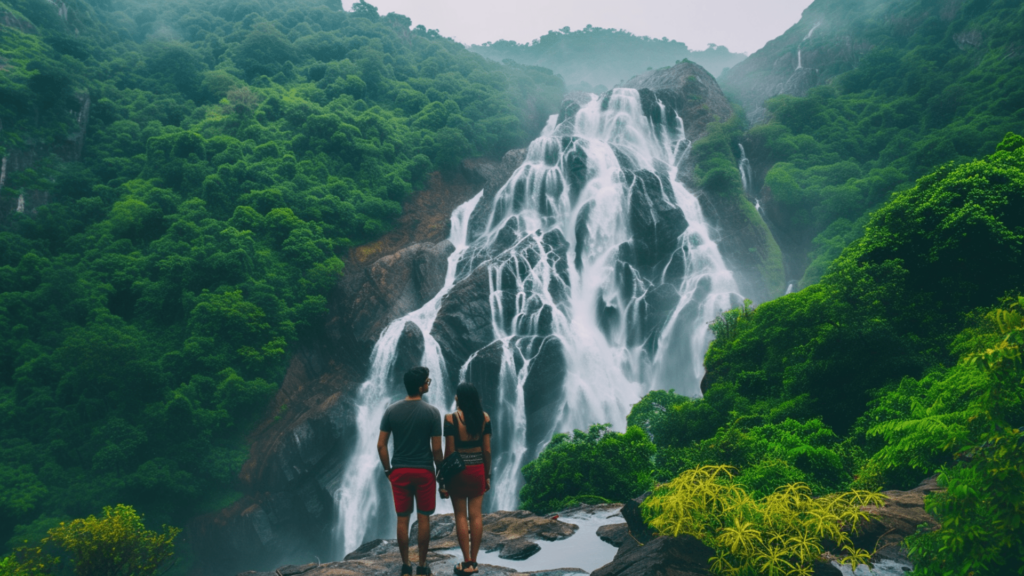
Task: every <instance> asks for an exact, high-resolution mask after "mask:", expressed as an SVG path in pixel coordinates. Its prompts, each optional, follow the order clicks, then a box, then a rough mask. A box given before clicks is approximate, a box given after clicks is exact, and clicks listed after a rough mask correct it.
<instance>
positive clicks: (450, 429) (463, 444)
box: [444, 412, 491, 450]
mask: <svg viewBox="0 0 1024 576" xmlns="http://www.w3.org/2000/svg"><path fill="white" fill-rule="evenodd" d="M452 417H453V420H454V419H455V418H458V419H459V423H460V424H462V427H463V428H465V427H466V423H465V422H463V420H462V416H461V415H460V414H459V413H458V412H454V413H452ZM466 432H467V433H468V432H469V430H468V429H467V430H466ZM490 434H491V421H490V420H488V421H486V422H484V429H483V432H481V433H480V436H478V437H477V439H476V440H463V439H462V434H461V433H460V431H459V427H458V426H456V425H455V424H454V422H449V421H448V419H447V418H445V420H444V435H445V436H452V437H454V438H455V449H456V450H464V449H467V448H483V445H484V435H490Z"/></svg>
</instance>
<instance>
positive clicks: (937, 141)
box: [723, 0, 1024, 286]
mask: <svg viewBox="0 0 1024 576" xmlns="http://www.w3.org/2000/svg"><path fill="white" fill-rule="evenodd" d="M816 24H820V25H821V27H820V28H819V29H818V30H817V31H816V32H815V34H814V36H813V38H811V39H809V40H807V41H806V42H805V43H804V44H803V45H802V48H803V52H804V58H805V60H804V62H805V64H806V63H808V62H815V63H814V64H813V66H820V67H824V68H823V69H822V70H818V71H816V72H815V74H818V76H817V78H819V79H820V80H821V81H823V80H824V79H826V78H828V79H829V80H828V84H827V85H824V86H820V87H818V88H813V89H811V90H810V92H809V93H808V94H807V96H806V97H801V98H796V97H792V96H779V97H777V98H775V99H772V100H769V101H768V102H767V109H768V112H769V115H770V121H769V122H768V123H767V124H764V125H761V126H757V127H754V128H753V129H752V130H750V131H749V132H748V133H747V134H746V135H745V137H744V139H745V141H746V144H747V153H748V154H749V155H750V157H751V158H752V159H753V161H754V162H755V163H758V164H760V165H761V166H763V169H764V170H768V168H769V167H770V170H768V172H767V175H766V177H765V179H764V188H763V193H764V195H765V198H769V197H770V203H771V204H772V211H771V215H772V217H773V218H774V219H775V222H774V223H775V225H776V226H778V227H779V228H781V229H783V230H785V231H786V233H787V235H788V236H791V237H793V238H794V239H795V240H796V241H797V243H798V244H800V245H801V246H802V247H803V248H804V249H809V250H810V255H809V258H808V262H809V263H810V267H809V268H808V269H807V270H806V274H805V275H804V278H803V281H802V282H801V284H802V286H809V285H811V284H814V283H815V282H817V281H818V280H819V279H820V278H822V276H823V275H824V274H825V273H826V272H827V270H828V266H829V263H830V262H831V261H832V260H833V259H835V258H836V257H838V256H839V254H840V252H841V251H842V250H843V248H844V247H845V246H847V245H848V244H849V243H850V242H851V241H852V240H853V239H855V238H857V237H858V236H860V235H861V234H862V233H863V227H864V226H865V225H866V224H867V223H868V217H867V214H869V213H870V212H871V211H873V210H875V209H877V208H878V207H880V206H881V205H883V204H884V203H885V202H886V201H888V199H889V196H890V194H891V193H892V192H893V191H896V190H903V189H907V188H910V187H912V186H913V184H914V182H915V180H916V179H917V178H920V177H922V176H924V175H925V174H928V173H929V172H931V171H932V170H934V169H935V168H936V167H937V166H939V165H941V164H943V163H945V162H949V161H955V162H966V161H969V160H970V159H972V158H977V157H979V156H983V155H985V154H990V153H992V152H993V151H994V150H995V148H996V145H997V144H998V143H999V141H1000V140H1001V139H1002V137H1003V136H1004V135H1005V134H1006V133H1007V132H1011V131H1012V132H1017V133H1024V59H1022V57H1021V56H1022V54H1021V50H1022V48H1021V45H1020V42H1019V40H1018V39H1019V37H1020V31H1021V29H1022V26H1024V12H1021V10H1020V4H1019V2H1014V1H1010V0H999V1H995V2H967V3H950V4H943V3H923V4H922V3H918V2H905V1H892V2H884V3H878V2H875V3H871V2H864V3H850V2H828V1H824V0H819V1H818V2H815V4H814V5H812V7H811V8H809V9H808V12H807V13H806V14H805V20H804V21H802V22H801V23H800V24H799V25H798V26H799V27H801V29H810V28H811V27H812V26H814V25H816ZM864 47H868V48H869V49H866V50H865V48H864ZM770 48H771V46H769V47H766V48H765V50H769V49H770ZM793 51H794V52H795V51H796V48H795V47H794V49H793ZM859 51H863V52H864V53H863V55H862V56H860V57H859V58H857V59H856V60H850V59H851V58H852V56H851V54H859ZM809 54H810V56H809ZM815 54H820V57H819V59H820V60H822V61H820V62H818V61H815V60H813V58H815ZM780 58H781V56H780ZM808 58H810V59H811V60H808ZM843 58H846V60H843ZM752 60H753V57H752ZM807 66H812V64H807ZM851 68H852V69H851ZM798 73H811V72H810V71H809V70H804V71H802V72H797V71H795V72H794V74H798ZM766 81H767V80H764V79H761V78H760V77H759V76H757V75H756V74H753V73H751V74H750V75H749V77H748V78H745V77H736V76H733V77H731V78H730V79H729V82H724V83H723V85H724V87H726V88H727V89H728V88H730V87H734V88H735V89H739V88H743V87H745V84H744V82H766ZM794 81H795V80H794ZM766 89H767V87H766ZM773 93H777V92H773ZM748 112H750V111H749V110H748ZM762 203H763V204H764V203H766V202H764V201H763V202H762ZM812 239H813V241H812Z"/></svg>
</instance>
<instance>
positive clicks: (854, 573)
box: [832, 560, 912, 576]
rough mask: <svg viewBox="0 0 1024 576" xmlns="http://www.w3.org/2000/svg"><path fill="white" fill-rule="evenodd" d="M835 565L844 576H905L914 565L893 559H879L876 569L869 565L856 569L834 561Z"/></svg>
mask: <svg viewBox="0 0 1024 576" xmlns="http://www.w3.org/2000/svg"><path fill="white" fill-rule="evenodd" d="M832 564H833V565H834V566H836V567H837V568H839V570H840V571H841V572H842V573H843V576H903V575H904V574H908V573H909V572H910V571H911V569H912V567H911V566H908V565H906V564H901V563H899V562H893V561H892V560H879V561H878V562H875V569H874V570H872V569H871V568H868V567H867V566H863V565H862V566H857V569H856V570H852V569H850V567H849V566H842V565H840V564H837V563H835V562H833V563H832Z"/></svg>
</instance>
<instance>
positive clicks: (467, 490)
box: [392, 464, 487, 498]
mask: <svg viewBox="0 0 1024 576" xmlns="http://www.w3.org/2000/svg"><path fill="white" fill-rule="evenodd" d="M392 474H394V472H392ZM445 488H447V489H448V494H450V495H452V496H455V497H456V498H474V497H476V496H483V495H484V492H486V491H487V473H486V472H484V465H483V464H473V465H471V466H466V469H465V470H463V471H462V472H459V473H458V474H456V475H455V477H454V478H452V479H451V480H449V481H448V485H447V486H445Z"/></svg>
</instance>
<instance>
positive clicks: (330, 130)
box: [0, 0, 563, 543]
mask: <svg viewBox="0 0 1024 576" xmlns="http://www.w3.org/2000/svg"><path fill="white" fill-rule="evenodd" d="M338 8H339V4H338V2H337V1H331V2H320V1H317V0H309V1H300V2H296V1H289V2H284V1H277V0H241V1H237V0H223V1H214V2H193V1H190V0H182V1H173V2H161V3H156V2H154V3H142V2H134V1H132V2H127V1H125V2H118V1H112V2H94V3H84V2H81V1H78V0H69V1H68V2H66V3H63V2H57V3H56V4H54V3H51V2H48V1H47V0H5V1H4V2H3V3H0V63H2V67H3V73H2V74H0V96H2V97H0V121H2V126H3V130H2V132H0V153H2V154H3V155H4V156H5V157H6V158H7V159H8V160H10V162H9V164H10V165H9V166H8V168H9V170H8V171H7V178H6V182H4V186H3V189H2V191H0V194H2V195H3V197H2V198H0V205H3V206H5V209H4V212H3V214H2V216H0V543H2V542H5V541H7V540H8V539H9V538H11V536H12V535H14V534H15V533H17V534H18V535H21V534H24V533H26V530H27V531H28V532H31V533H39V531H40V530H41V529H43V528H45V527H47V526H49V525H51V524H52V523H53V522H55V521H57V520H58V519H61V518H65V517H69V516H85V515H87V514H90V513H96V512H99V510H100V508H101V506H103V505H104V504H113V503H118V502H124V503H129V504H133V505H135V506H136V507H138V508H139V509H140V510H142V511H145V512H147V513H148V518H150V519H151V520H152V521H154V522H157V523H159V522H160V521H173V522H175V523H179V525H180V523H181V522H183V521H184V520H185V519H186V518H188V517H189V515H192V514H195V513H198V512H201V511H204V510H206V509H209V508H210V507H212V506H216V505H218V504H221V503H225V502H227V501H229V499H230V498H231V497H232V486H233V481H234V477H235V475H236V474H237V472H238V470H239V467H240V465H241V462H242V460H243V459H244V457H245V455H246V448H245V445H244V443H243V438H244V435H245V433H246V431H247V429H248V427H249V426H250V425H251V424H252V423H253V421H254V419H256V418H258V417H260V416H261V415H262V411H263V410H264V407H265V406H266V401H267V399H268V397H269V396H270V395H272V394H273V393H274V391H275V390H276V388H277V385H278V384H279V382H280V381H281V378H282V375H283V373H284V370H285V367H286V362H287V358H288V356H289V350H290V348H291V347H292V345H293V344H294V343H295V342H296V341H297V340H298V339H300V338H301V337H302V335H303V334H304V333H305V331H307V330H308V329H309V327H310V326H311V325H314V324H316V323H317V322H318V319H319V318H320V317H321V315H322V314H324V312H325V310H326V297H325V296H326V294H327V293H328V290H329V289H330V288H331V287H332V286H333V285H334V283H335V281H336V279H337V277H338V275H339V274H340V273H341V272H342V263H341V261H340V260H339V255H340V254H341V251H342V250H344V249H345V248H346V247H347V246H349V245H351V244H353V243H359V242H364V241H367V240H370V239H372V238H375V237H376V236H378V235H380V234H381V233H382V232H383V231H385V230H387V229H388V227H389V226H390V225H391V223H392V222H393V221H394V219H395V218H396V217H397V216H398V215H399V213H400V212H401V207H400V202H401V201H402V200H403V199H405V198H406V197H407V196H408V195H409V194H410V193H412V191H413V190H415V189H417V188H418V187H421V186H423V185H424V182H425V179H426V176H427V174H428V173H430V172H432V171H433V170H435V169H447V168H450V167H453V166H455V165H457V164H458V163H459V162H460V160H461V159H462V158H464V157H467V156H470V155H487V154H489V155H494V154H500V153H502V152H503V151H504V150H506V149H508V148H509V147H513V146H518V145H522V144H523V143H525V142H526V141H527V140H528V138H529V137H530V136H531V135H532V134H534V133H535V132H536V131H537V130H538V129H539V126H540V125H541V124H542V123H543V121H544V120H545V119H546V116H547V115H548V114H550V113H552V112H553V111H555V110H556V109H557V105H558V103H559V101H560V98H561V94H562V92H563V84H562V81H561V80H560V79H559V78H557V77H556V76H553V75H552V74H551V73H550V72H549V71H546V70H540V69H536V68H528V67H523V66H518V65H508V66H503V65H500V64H497V63H494V62H491V61H489V60H486V59H484V58H483V57H481V56H479V55H476V54H472V53H470V52H469V51H467V50H466V49H465V48H463V47H462V46H461V45H459V44H457V43H455V42H453V41H450V40H447V39H444V38H441V37H439V36H438V35H437V34H436V33H434V32H430V31H427V30H424V29H423V28H422V27H420V28H415V29H410V21H409V20H408V19H407V18H405V17H402V16H399V15H395V14H389V15H387V16H380V15H379V14H378V13H377V11H376V9H375V8H373V7H372V6H370V5H367V4H362V3H358V4H355V6H354V7H353V8H354V10H353V11H352V12H341V11H339V9H338ZM86 102H88V104H89V106H90V107H91V113H90V114H89V116H88V127H87V130H86V134H87V137H86V139H85V141H84V143H83V144H84V146H83V148H82V151H81V155H80V156H78V155H77V152H75V151H74V150H71V151H69V149H68V135H69V134H71V135H72V136H74V134H76V133H77V132H76V131H78V130H79V128H80V120H81V118H80V117H79V114H80V112H81V110H82V109H83V107H84V103H86ZM538 123H540V124H538ZM75 158H80V160H79V161H74V159H75ZM16 164H17V165H18V166H19V167H20V168H26V166H28V165H30V168H28V169H21V170H15V169H14V167H15V165H16ZM22 194H23V195H24V198H25V200H26V211H25V212H24V213H19V212H15V211H14V199H15V198H16V197H17V196H19V195H22ZM16 526H19V528H17V529H16ZM26 527H27V528H26Z"/></svg>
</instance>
